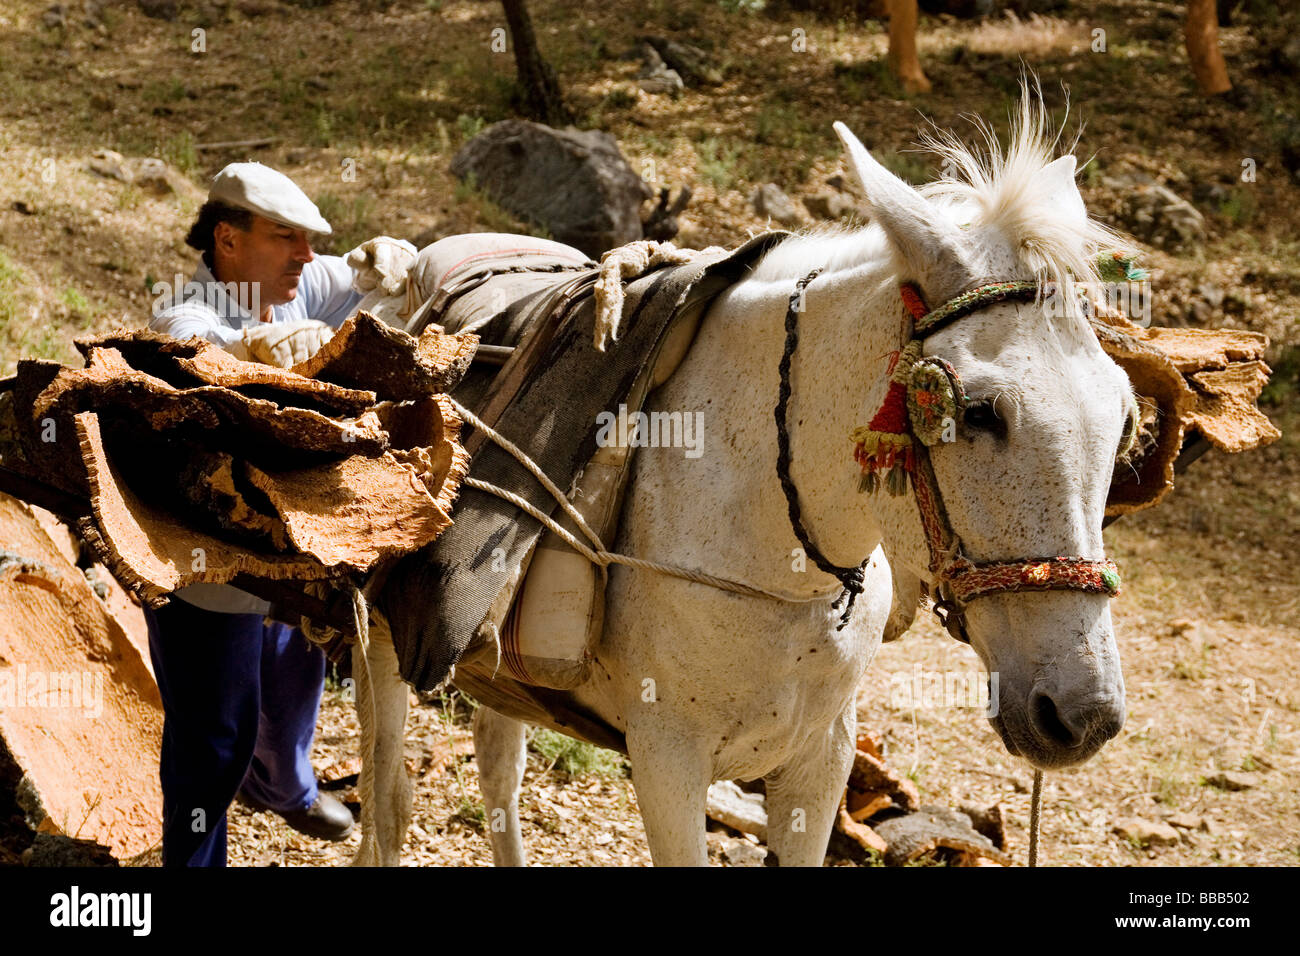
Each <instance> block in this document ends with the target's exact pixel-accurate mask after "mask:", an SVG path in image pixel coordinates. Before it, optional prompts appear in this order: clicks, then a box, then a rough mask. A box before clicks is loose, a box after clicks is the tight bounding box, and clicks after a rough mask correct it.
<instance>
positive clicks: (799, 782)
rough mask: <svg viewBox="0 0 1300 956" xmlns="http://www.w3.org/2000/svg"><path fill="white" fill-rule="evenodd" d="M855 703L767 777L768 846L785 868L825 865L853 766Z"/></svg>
mask: <svg viewBox="0 0 1300 956" xmlns="http://www.w3.org/2000/svg"><path fill="white" fill-rule="evenodd" d="M856 730H857V714H856V710H855V703H854V701H852V700H850V701H849V703H848V706H847V707H845V708H844V710H843V711H842V712H841V713H840V716H839V717H837V718H836V719H835V721H834V723H832V724H831V726H830V727H829V728H827V730H826V732H825V733H824V734H822V735H820V736H816V737H814V738H813V739H811V740H809V741H808V744H807V745H806V746H805V747H804V748H803V750H802V751H801V752H800V753H799V754H798V755H796V756H795V757H794V758H793V759H791V760H789V761H787V762H786V763H785V764H783V765H782V766H781V767H779V768H777V770H776V771H774V772H773V773H771V774H768V775H767V776H766V777H765V778H764V782H765V783H766V784H767V845H768V846H769V847H770V848H771V850H772V852H773V853H775V854H776V857H777V860H778V862H779V863H780V864H781V865H782V866H821V865H822V863H823V861H824V860H825V858H826V845H827V844H828V843H829V842H830V838H831V828H832V827H833V826H834V825H835V814H836V812H837V811H838V810H839V806H840V798H841V797H842V796H844V787H845V785H846V784H847V783H848V781H849V771H850V770H851V769H852V767H853V748H854V735H855V732H856Z"/></svg>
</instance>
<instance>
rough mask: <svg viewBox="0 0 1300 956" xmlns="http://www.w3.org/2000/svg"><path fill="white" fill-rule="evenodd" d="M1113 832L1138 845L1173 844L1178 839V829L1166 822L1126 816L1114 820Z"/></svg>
mask: <svg viewBox="0 0 1300 956" xmlns="http://www.w3.org/2000/svg"><path fill="white" fill-rule="evenodd" d="M1113 829H1114V832H1115V833H1117V834H1119V835H1120V836H1121V837H1123V838H1124V839H1125V840H1130V841H1132V842H1133V843H1136V844H1137V845H1138V846H1174V845H1175V844H1177V843H1178V841H1179V839H1180V838H1179V836H1178V831H1177V830H1175V829H1174V828H1173V827H1171V826H1170V825H1169V824H1167V823H1159V822H1156V821H1152V820H1143V819H1141V818H1139V817H1128V818H1126V819H1123V820H1119V821H1117V822H1116V824H1115V826H1114V828H1113Z"/></svg>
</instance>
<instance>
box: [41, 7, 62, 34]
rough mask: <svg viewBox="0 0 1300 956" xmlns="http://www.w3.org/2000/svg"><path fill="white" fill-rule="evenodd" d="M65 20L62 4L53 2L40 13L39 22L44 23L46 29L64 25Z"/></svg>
mask: <svg viewBox="0 0 1300 956" xmlns="http://www.w3.org/2000/svg"><path fill="white" fill-rule="evenodd" d="M66 22H67V21H66V19H65V18H64V13H63V4H61V3H56V4H54V5H53V6H51V7H49V8H48V9H47V10H46V11H45V12H44V13H42V14H41V23H42V24H44V25H45V28H46V29H47V30H57V29H58V28H59V27H61V26H64V25H65V23H66Z"/></svg>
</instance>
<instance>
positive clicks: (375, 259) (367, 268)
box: [347, 236, 416, 296]
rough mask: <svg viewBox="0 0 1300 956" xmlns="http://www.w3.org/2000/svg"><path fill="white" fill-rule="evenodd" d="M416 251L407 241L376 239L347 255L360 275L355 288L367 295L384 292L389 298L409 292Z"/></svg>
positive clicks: (379, 237)
mask: <svg viewBox="0 0 1300 956" xmlns="http://www.w3.org/2000/svg"><path fill="white" fill-rule="evenodd" d="M415 256H416V249H415V246H413V245H411V244H410V243H409V242H407V241H406V240H405V239H391V238H389V237H388V236H376V237H375V238H373V239H367V240H366V241H365V242H363V243H361V245H359V246H357V247H356V248H355V249H353V250H352V251H351V252H349V253H348V254H347V263H348V265H350V266H351V267H352V271H354V272H355V273H356V277H355V278H354V279H353V280H352V288H354V289H356V290H357V291H358V292H360V293H362V294H363V295H364V294H365V293H367V292H371V291H373V290H375V289H382V290H383V291H384V295H386V296H398V295H402V294H403V293H404V292H405V291H406V273H407V270H409V269H410V268H411V266H412V265H414V264H415Z"/></svg>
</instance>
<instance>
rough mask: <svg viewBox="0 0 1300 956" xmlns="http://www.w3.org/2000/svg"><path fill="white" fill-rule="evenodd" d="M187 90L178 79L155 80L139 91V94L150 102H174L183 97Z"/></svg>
mask: <svg viewBox="0 0 1300 956" xmlns="http://www.w3.org/2000/svg"><path fill="white" fill-rule="evenodd" d="M187 92H188V91H187V90H186V88H185V84H184V83H182V82H181V81H180V80H177V79H171V80H168V81H166V82H164V81H162V80H155V81H153V82H152V83H150V84H149V85H148V86H146V87H145V88H144V89H143V90H142V91H141V96H143V97H144V99H145V100H146V101H147V102H150V103H157V104H163V103H175V102H176V101H177V100H181V99H184V98H185V96H186V93H187Z"/></svg>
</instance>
